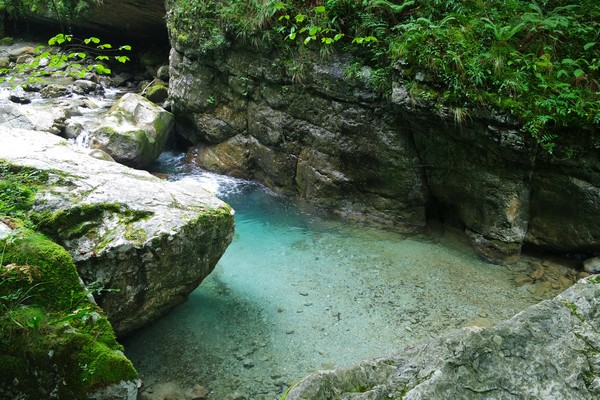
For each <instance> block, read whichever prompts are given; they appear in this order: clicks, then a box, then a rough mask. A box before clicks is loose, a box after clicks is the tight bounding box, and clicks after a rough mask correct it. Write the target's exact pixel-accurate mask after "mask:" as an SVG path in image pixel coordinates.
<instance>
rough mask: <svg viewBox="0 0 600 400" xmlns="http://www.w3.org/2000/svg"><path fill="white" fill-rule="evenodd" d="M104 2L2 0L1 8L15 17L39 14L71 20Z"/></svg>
mask: <svg viewBox="0 0 600 400" xmlns="http://www.w3.org/2000/svg"><path fill="white" fill-rule="evenodd" d="M103 2H104V0H0V10H2V9H4V10H6V12H7V13H8V14H9V15H11V16H14V17H21V16H27V15H30V14H37V15H47V16H54V17H57V18H58V19H59V20H67V21H71V20H73V19H74V18H76V17H78V16H80V15H81V14H83V13H85V12H86V11H88V10H89V9H90V8H91V7H94V6H100V5H102V3H103Z"/></svg>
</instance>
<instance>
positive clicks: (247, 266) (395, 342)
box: [124, 153, 536, 400]
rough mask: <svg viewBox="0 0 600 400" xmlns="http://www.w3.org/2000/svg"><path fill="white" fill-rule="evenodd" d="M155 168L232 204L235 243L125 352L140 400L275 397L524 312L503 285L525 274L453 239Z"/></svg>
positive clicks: (192, 172)
mask: <svg viewBox="0 0 600 400" xmlns="http://www.w3.org/2000/svg"><path fill="white" fill-rule="evenodd" d="M158 168H159V169H160V170H161V171H162V172H165V173H168V174H170V175H171V177H172V179H197V180H200V181H202V182H204V183H205V186H206V187H207V188H209V189H210V190H212V191H213V192H214V193H216V194H217V195H218V196H219V197H220V198H222V199H223V200H225V201H227V202H228V203H229V204H231V205H232V206H233V207H234V208H235V209H236V234H235V237H234V241H233V243H232V244H231V245H230V247H229V249H228V250H227V252H226V253H225V255H224V256H223V258H222V259H221V260H220V261H219V264H218V265H217V267H216V268H215V270H214V272H213V273H212V274H211V275H210V276H209V277H208V278H207V279H206V280H205V281H204V282H203V283H202V284H201V285H200V287H199V288H198V289H197V290H196V291H194V292H193V293H192V294H191V295H190V298H189V301H187V302H186V303H185V304H183V305H181V306H180V307H178V308H176V309H175V310H173V311H172V312H171V313H169V314H168V315H167V316H166V317H165V318H163V319H161V320H160V321H158V322H157V323H155V324H153V325H152V326H150V327H148V328H146V329H144V330H143V331H141V332H139V333H137V334H135V335H134V336H133V337H130V338H128V339H127V340H126V342H125V343H124V344H125V347H126V354H127V355H128V356H129V357H130V358H131V359H132V361H133V362H134V364H135V365H136V366H137V368H138V370H139V372H140V373H141V375H142V378H143V380H144V385H145V386H144V391H143V397H144V398H146V399H166V398H177V396H179V397H178V398H190V399H191V398H194V397H196V398H207V399H219V400H222V399H252V400H261V399H269V400H272V399H278V398H279V397H280V396H281V395H282V394H283V393H284V392H285V390H286V389H287V387H288V386H289V385H291V384H293V383H294V382H296V381H297V380H299V379H300V378H302V377H303V376H305V375H307V374H308V373H310V372H312V371H315V370H317V369H328V368H334V367H341V366H346V365H349V364H352V363H356V362H358V361H359V360H361V359H365V358H373V357H377V356H382V355H385V354H388V353H391V352H394V351H396V350H398V349H401V348H403V347H405V346H407V345H410V344H411V343H414V342H415V341H417V340H422V339H425V338H428V337H431V336H435V335H437V334H439V333H441V332H444V331H446V330H448V329H453V328H457V327H462V326H465V325H471V324H479V325H489V324H490V323H494V322H496V321H498V320H501V319H505V318H509V317H510V316H512V315H513V314H515V313H516V312H518V311H520V310H521V309H523V308H525V307H526V306H528V305H531V304H533V303H535V302H536V300H535V299H534V297H533V295H532V294H531V293H530V291H528V290H526V288H525V286H521V287H517V286H515V284H514V281H515V273H517V272H519V271H521V272H522V270H524V269H526V268H528V266H527V265H526V264H524V265H520V266H515V267H513V268H502V267H499V266H497V265H491V264H487V263H484V262H482V261H481V260H479V259H478V258H477V257H476V256H475V255H474V254H473V253H472V251H471V249H470V248H469V246H468V245H467V244H466V243H465V242H463V241H462V239H461V238H460V237H458V236H453V235H450V234H439V235H437V236H436V237H432V238H423V237H408V236H405V235H404V236H403V235H400V234H397V233H392V232H386V231H381V230H377V229H374V228H369V227H366V226H361V225H356V224H352V223H348V222H344V221H342V220H339V219H336V218H329V217H324V216H319V215H318V214H317V213H313V212H308V211H305V210H302V209H301V208H299V207H298V206H297V205H294V204H293V203H292V202H291V201H289V200H287V199H285V198H283V197H281V196H277V195H275V194H273V193H272V192H270V191H269V190H267V189H265V188H264V187H262V186H260V185H258V184H256V183H252V182H247V181H242V180H236V179H233V178H228V177H223V176H217V175H214V174H209V173H206V172H203V171H201V170H198V169H197V168H195V167H193V166H190V165H185V164H184V163H183V156H182V155H178V154H173V153H166V154H165V155H163V156H162V157H161V159H160V163H159V164H158ZM174 392H175V393H177V395H174ZM169 396H171V397H169ZM174 396H175V397H174Z"/></svg>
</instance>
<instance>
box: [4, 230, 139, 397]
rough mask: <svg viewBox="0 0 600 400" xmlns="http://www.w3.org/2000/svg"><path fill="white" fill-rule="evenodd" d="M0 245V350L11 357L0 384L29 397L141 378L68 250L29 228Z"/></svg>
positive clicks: (79, 392) (71, 393)
mask: <svg viewBox="0 0 600 400" xmlns="http://www.w3.org/2000/svg"><path fill="white" fill-rule="evenodd" d="M4 222H5V223H8V224H9V225H12V224H13V223H14V221H12V220H9V219H4ZM0 248H2V259H1V260H0V354H2V357H4V358H5V359H6V360H5V359H3V361H8V362H9V363H8V365H5V366H4V367H3V369H2V370H1V373H0V384H2V385H3V386H6V385H19V386H20V387H19V390H20V391H22V392H25V393H29V397H28V398H37V397H39V396H40V395H41V393H44V392H46V393H48V392H49V391H54V390H58V391H59V393H57V394H58V396H59V397H60V398H85V393H86V392H88V391H89V390H93V389H94V388H97V387H101V386H104V385H107V384H111V383H117V382H120V381H121V380H128V379H135V378H136V377H137V373H136V371H135V369H134V368H133V366H132V365H131V363H130V362H129V360H127V358H126V357H125V356H123V354H122V350H123V348H122V346H120V345H119V344H118V343H117V342H116V338H115V336H114V333H113V331H112V328H111V327H110V324H109V323H108V321H107V320H106V317H105V316H104V315H103V313H102V311H101V310H100V309H99V308H98V307H97V306H96V305H95V304H93V303H92V302H90V300H89V299H88V297H87V294H88V293H89V292H88V291H86V290H84V288H83V287H82V285H81V284H80V281H79V277H78V276H77V272H76V269H75V265H74V263H73V260H72V258H71V256H70V254H69V253H67V251H66V250H65V249H63V248H62V247H61V246H59V245H57V244H55V243H54V242H52V241H50V240H49V239H48V238H46V237H45V236H43V235H40V234H38V233H34V232H32V231H30V230H27V229H16V230H13V231H12V232H11V233H10V234H9V235H8V236H5V237H3V238H2V239H0ZM23 366H26V368H24V369H23ZM15 378H16V379H17V383H14V382H13V381H14V380H15ZM36 380H37V384H35V383H36ZM12 387H14V386H12Z"/></svg>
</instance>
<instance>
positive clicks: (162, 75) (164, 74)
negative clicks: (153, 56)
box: [156, 65, 169, 82]
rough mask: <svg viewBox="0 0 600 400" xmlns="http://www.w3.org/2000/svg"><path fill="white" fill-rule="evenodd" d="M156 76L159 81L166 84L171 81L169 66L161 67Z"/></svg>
mask: <svg viewBox="0 0 600 400" xmlns="http://www.w3.org/2000/svg"><path fill="white" fill-rule="evenodd" d="M156 76H157V78H158V79H161V80H163V81H165V82H168V81H169V66H168V65H161V66H160V67H159V68H158V70H157V71H156Z"/></svg>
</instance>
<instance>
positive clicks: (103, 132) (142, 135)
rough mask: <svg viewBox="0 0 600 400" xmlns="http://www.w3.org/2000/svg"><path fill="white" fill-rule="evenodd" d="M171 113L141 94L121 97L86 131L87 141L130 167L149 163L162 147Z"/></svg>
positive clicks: (165, 139) (167, 135)
mask: <svg viewBox="0 0 600 400" xmlns="http://www.w3.org/2000/svg"><path fill="white" fill-rule="evenodd" d="M173 124H174V120H173V115H172V114H171V113H169V112H168V111H165V110H164V109H162V108H161V107H159V106H157V105H155V104H154V103H152V102H151V101H149V100H147V99H145V98H144V97H142V96H140V95H138V94H134V93H127V94H126V95H124V96H123V97H121V98H120V99H119V100H118V101H117V102H116V103H115V104H114V105H113V106H112V108H111V109H110V111H109V112H108V113H107V114H106V116H105V117H104V118H103V119H102V120H101V121H100V122H99V126H98V127H96V128H93V130H92V132H91V133H90V141H89V145H90V147H92V148H95V149H101V150H104V151H105V152H107V153H108V154H110V155H111V156H112V157H113V158H114V159H115V160H116V161H117V162H120V163H122V164H125V165H128V166H130V167H134V168H142V167H146V166H148V165H150V164H151V163H152V162H153V161H154V160H156V159H157V158H158V156H159V155H160V153H162V151H163V150H164V148H165V144H166V143H167V139H168V137H169V134H170V133H171V131H172V129H173Z"/></svg>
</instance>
